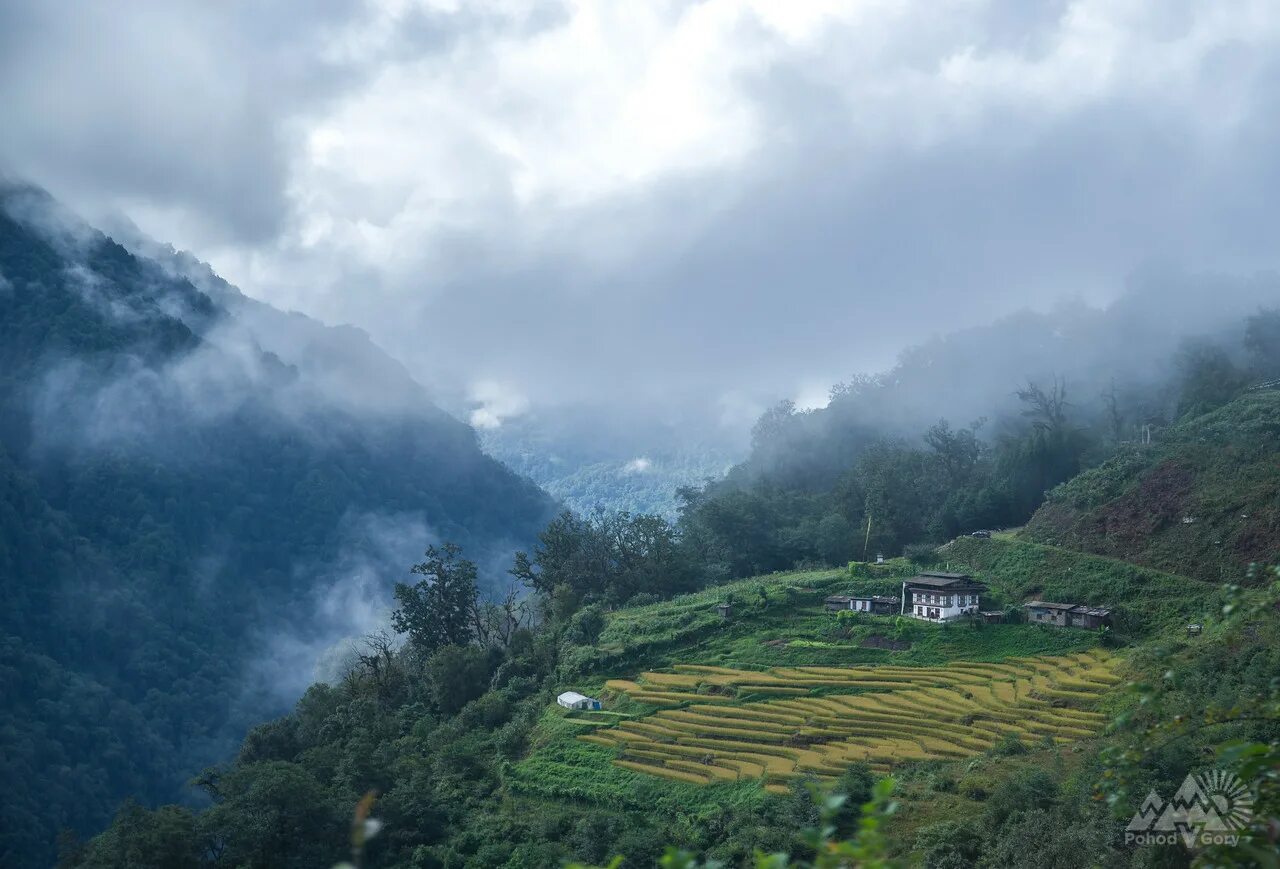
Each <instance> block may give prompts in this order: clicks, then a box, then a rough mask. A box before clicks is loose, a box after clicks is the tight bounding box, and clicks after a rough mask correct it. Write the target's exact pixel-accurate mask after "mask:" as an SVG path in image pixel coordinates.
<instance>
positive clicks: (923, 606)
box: [907, 589, 978, 622]
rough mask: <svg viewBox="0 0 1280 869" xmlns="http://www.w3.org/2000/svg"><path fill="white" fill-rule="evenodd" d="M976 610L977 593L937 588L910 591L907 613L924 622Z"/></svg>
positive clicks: (966, 613)
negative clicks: (909, 604) (909, 603)
mask: <svg viewBox="0 0 1280 869" xmlns="http://www.w3.org/2000/svg"><path fill="white" fill-rule="evenodd" d="M977 611H978V593H977V592H976V591H971V592H968V591H967V592H947V591H943V590H941V589H938V590H932V589H929V590H923V591H921V590H918V589H913V590H912V591H911V606H910V607H908V608H907V615H909V616H912V617H913V618H917V619H921V620H923V621H926V622H945V621H949V620H950V619H958V618H960V617H961V616H965V615H969V614H970V613H976V612H977Z"/></svg>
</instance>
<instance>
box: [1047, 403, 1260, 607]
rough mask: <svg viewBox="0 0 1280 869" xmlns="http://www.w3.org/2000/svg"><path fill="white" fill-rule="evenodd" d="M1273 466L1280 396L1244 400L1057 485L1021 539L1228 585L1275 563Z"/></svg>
mask: <svg viewBox="0 0 1280 869" xmlns="http://www.w3.org/2000/svg"><path fill="white" fill-rule="evenodd" d="M1277 467H1280V390H1274V389H1273V390H1265V391H1258V392H1253V393H1246V394H1245V395H1244V396H1242V397H1240V398H1237V399H1236V400H1235V401H1233V402H1231V403H1230V404H1228V405H1226V406H1225V407H1221V408H1219V409H1217V410H1215V411H1213V412H1211V413H1207V414H1204V415H1202V416H1197V417H1194V418H1192V419H1188V420H1185V421H1183V422H1182V423H1180V424H1178V425H1176V426H1174V427H1172V428H1170V429H1169V430H1167V431H1165V432H1162V433H1161V434H1160V436H1159V438H1158V439H1157V440H1156V441H1155V442H1154V443H1152V444H1150V445H1146V446H1144V445H1141V444H1132V445H1130V446H1128V447H1126V448H1125V449H1123V450H1122V451H1121V452H1120V453H1119V454H1118V455H1116V456H1115V457H1114V458H1112V459H1111V460H1109V461H1107V462H1106V463H1104V464H1103V465H1101V466H1100V467H1097V468H1094V469H1093V470H1090V471H1086V472H1085V473H1083V474H1081V475H1080V476H1078V477H1076V478H1075V479H1073V480H1071V481H1069V482H1067V483H1065V484H1063V485H1062V486H1059V487H1058V488H1057V489H1055V490H1053V491H1052V492H1050V494H1049V498H1048V500H1047V501H1046V502H1045V504H1044V505H1043V506H1041V507H1040V509H1039V510H1038V511H1036V514H1035V515H1034V516H1033V517H1032V519H1031V521H1030V522H1029V523H1028V524H1027V526H1026V528H1025V529H1024V531H1023V536H1025V537H1026V538H1028V539H1030V540H1034V541H1036V542H1039V543H1051V544H1054V545H1058V546H1066V547H1069V548H1071V549H1078V550H1081V551H1084V552H1091V553H1095V554H1098V555H1108V556H1111V557H1113V558H1121V559H1124V560H1126V561H1132V562H1135V563H1137V564H1143V565H1147V566H1150V567H1155V568H1159V569H1161V570H1167V571H1170V572H1173V573H1180V574H1182V575H1184V576H1193V577H1196V578H1198V579H1203V580H1206V581H1211V582H1237V581H1238V580H1239V577H1241V576H1243V575H1244V572H1245V569H1246V568H1247V567H1248V566H1249V565H1250V564H1251V563H1257V564H1261V565H1270V564H1275V563H1276V562H1277V561H1280V485H1278V484H1280V481H1277V477H1276V468H1277Z"/></svg>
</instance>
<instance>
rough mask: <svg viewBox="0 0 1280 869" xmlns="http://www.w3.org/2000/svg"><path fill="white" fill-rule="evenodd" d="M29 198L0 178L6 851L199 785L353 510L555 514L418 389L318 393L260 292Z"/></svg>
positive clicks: (447, 530)
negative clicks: (388, 397) (252, 322)
mask: <svg viewBox="0 0 1280 869" xmlns="http://www.w3.org/2000/svg"><path fill="white" fill-rule="evenodd" d="M46 200H47V197H43V196H42V195H41V194H38V193H36V192H33V191H29V190H17V191H15V190H14V189H11V188H9V187H7V186H4V185H0V272H2V273H3V274H4V276H5V280H6V282H7V286H6V289H5V290H4V291H3V294H2V295H3V298H2V299H0V592H2V593H3V599H4V606H2V607H0V696H3V702H2V703H0V734H2V735H0V780H2V781H3V782H4V787H3V788H0V812H2V814H3V817H4V818H5V821H4V822H3V823H0V863H4V865H5V866H6V867H9V866H13V867H18V869H26V867H43V866H48V865H50V864H51V862H52V861H53V859H54V854H53V848H54V842H55V838H56V837H57V835H58V831H59V830H60V829H62V828H64V827H65V828H70V829H72V830H74V831H76V832H77V833H79V834H81V835H86V836H87V835H89V834H91V833H92V832H94V831H97V830H100V829H101V828H102V827H103V825H105V824H106V823H107V822H108V821H109V820H110V819H111V817H112V815H113V814H114V813H115V812H116V810H117V808H118V807H119V805H120V802H121V801H122V800H123V799H124V798H125V797H127V796H130V795H132V796H133V797H135V798H136V799H137V800H138V801H139V803H141V804H144V805H159V804H161V803H164V802H167V801H173V800H177V799H188V800H189V799H192V798H193V794H192V792H191V790H190V788H188V787H187V786H186V782H187V780H188V779H189V778H190V777H191V776H192V775H194V774H195V773H196V772H198V771H199V770H200V769H201V768H202V767H204V766H207V765H208V764H210V763H214V762H216V761H220V760H223V759H225V758H227V757H228V756H229V755H230V754H231V753H232V752H233V751H234V747H235V745H236V744H237V743H238V742H239V741H240V739H241V737H242V736H243V735H244V733H245V731H247V730H248V729H249V727H250V726H251V725H252V724H254V723H256V722H258V721H261V720H262V719H264V718H269V717H272V716H276V715H278V714H280V713H282V712H284V711H285V710H286V709H287V705H288V700H287V699H286V698H284V697H282V696H281V695H280V693H279V691H277V683H278V682H280V681H281V680H282V678H283V679H285V680H288V679H289V678H291V677H293V676H294V675H295V674H293V673H286V672H283V671H284V670H286V669H287V668H288V666H289V665H288V663H287V662H283V661H280V660H276V657H277V655H276V652H277V650H276V649H275V648H274V647H273V642H272V640H273V638H275V637H280V638H282V639H284V640H286V641H287V640H289V639H293V638H296V639H297V640H298V641H299V642H301V643H302V644H303V645H310V644H312V643H314V642H317V641H318V640H319V639H320V637H318V636H315V635H313V631H314V630H315V627H314V622H315V613H314V611H313V610H314V608H315V606H316V601H317V599H319V598H321V597H323V596H324V595H325V594H326V593H327V591H328V586H329V585H330V584H331V583H334V582H336V581H337V579H338V578H339V577H341V576H344V575H345V573H346V571H348V570H350V568H351V562H352V561H353V560H354V559H356V558H357V557H361V558H366V559H372V560H373V561H374V562H375V563H376V561H377V559H378V558H379V557H380V556H381V553H380V552H368V553H366V552H365V550H366V549H370V550H372V549H378V548H380V544H378V545H374V544H373V543H370V544H369V545H368V546H367V547H366V545H365V543H364V539H363V538H365V536H366V534H367V531H368V528H367V527H366V525H369V524H370V523H369V522H368V521H367V520H368V519H369V517H376V521H374V522H373V523H372V524H373V526H374V530H377V531H382V530H383V529H384V528H390V527H391V526H392V525H393V524H394V525H401V526H411V527H422V526H429V527H431V528H433V529H436V530H438V531H439V532H440V533H441V534H444V535H446V536H448V537H450V538H452V539H455V540H458V541H459V542H460V543H463V544H466V545H467V546H469V547H473V551H477V552H487V551H488V550H489V549H491V548H492V547H495V546H501V545H511V544H510V543H508V541H526V540H532V538H533V536H534V535H535V533H536V531H537V529H538V528H539V527H541V526H542V525H543V523H545V522H546V521H547V520H548V519H549V518H550V516H551V510H552V505H551V503H550V501H549V499H548V498H547V497H546V496H545V494H543V493H541V492H540V491H538V490H537V489H536V488H535V487H534V486H533V485H532V484H530V483H528V482H527V481H524V480H521V479H520V478H518V477H516V476H515V475H514V474H513V473H511V472H510V471H508V470H507V469H505V468H504V467H502V466H501V465H500V464H498V463H497V462H495V461H493V460H491V459H489V458H487V457H486V456H484V455H483V454H482V453H481V452H480V451H479V449H478V448H477V447H476V443H475V437H474V434H473V433H472V432H471V430H470V429H469V428H467V427H466V426H464V425H462V424H461V423H458V422H457V421H456V420H453V419H451V418H450V417H448V416H446V415H445V414H443V413H442V412H441V411H439V410H438V409H436V408H434V407H433V406H432V405H431V404H430V402H429V400H428V399H427V397H426V395H425V394H424V393H423V392H422V390H421V389H420V388H419V387H417V386H416V385H413V384H412V383H410V384H409V386H410V387H411V388H412V389H413V390H414V395H415V396H416V399H415V402H414V405H413V409H412V410H406V411H404V412H400V411H386V412H383V411H378V412H376V413H366V412H364V411H363V410H361V409H359V408H357V407H353V406H349V405H347V404H345V403H342V402H339V401H332V400H330V399H329V398H328V397H327V396H326V395H325V394H322V391H321V390H319V389H318V388H317V387H316V384H315V383H314V382H313V381H312V380H311V372H310V370H307V369H305V367H295V366H293V365H292V364H291V363H289V362H286V361H283V360H281V359H280V358H278V357H276V356H273V355H272V354H270V353H267V352H263V351H260V350H258V349H257V346H258V345H257V343H255V341H254V340H249V339H250V337H251V336H250V335H249V329H250V327H249V326H248V325H246V322H247V321H244V320H242V319H241V316H242V314H243V313H244V311H245V310H246V306H250V305H253V304H255V303H251V302H249V301H248V300H246V299H244V298H243V297H240V296H239V295H238V293H236V292H235V290H234V289H232V288H230V287H226V286H225V285H222V286H223V289H224V291H225V295H220V296H219V297H218V300H217V301H214V300H213V299H212V298H211V297H210V296H208V295H205V294H204V293H203V292H202V291H201V290H198V289H197V288H196V287H195V286H194V285H193V284H192V283H191V282H190V281H188V280H187V279H186V278H183V277H179V276H177V275H176V274H175V273H174V271H173V270H172V269H171V268H169V267H168V264H162V263H158V262H156V261H153V260H150V259H147V258H144V257H140V256H135V255H133V254H131V253H129V252H128V251H126V250H125V249H124V248H123V247H121V246H120V245H118V244H116V243H114V242H113V241H111V240H110V239H108V238H106V237H104V236H102V235H100V234H98V233H96V232H94V231H92V230H90V229H89V228H88V227H83V226H71V227H70V229H69V231H68V232H67V233H65V237H62V236H60V235H58V234H57V233H51V232H50V231H49V230H48V228H47V227H45V228H41V227H40V226H39V225H38V223H39V222H38V221H30V220H27V219H26V218H18V217H15V214H20V213H21V214H30V213H31V212H32V211H36V212H39V211H41V210H47V209H49V208H51V207H52V205H51V203H48V202H47V201H46ZM15 202H18V204H20V205H21V206H22V207H21V208H15V207H14V204H15ZM61 221H62V218H60V217H56V216H55V217H54V218H52V219H51V221H49V222H50V223H51V224H52V223H53V222H61ZM261 307H262V308H263V309H264V310H267V309H265V306H261ZM281 316H282V317H283V315H281ZM284 319H289V318H284ZM302 319H303V318H300V317H296V318H294V321H301V320H302ZM310 325H311V326H312V327H313V328H314V330H315V331H316V332H317V334H319V335H320V337H322V338H323V339H324V340H328V341H330V342H332V343H335V344H341V345H342V346H347V345H348V344H350V343H351V342H350V341H347V340H346V338H347V337H349V336H344V340H343V341H342V342H336V341H334V340H333V336H332V334H331V332H330V330H327V329H326V328H325V327H321V326H319V324H314V323H312V324H310ZM273 337H276V336H274V335H271V334H266V335H264V336H263V341H264V342H265V341H266V340H267V339H270V338H273ZM239 338H244V339H245V340H244V341H243V342H242V343H236V342H237V339H239ZM228 342H229V343H228ZM229 345H233V346H234V347H235V348H236V349H234V350H232V349H230V347H229ZM326 352H327V351H326ZM370 355H372V356H376V357H378V358H380V359H382V360H383V362H384V363H385V364H386V366H387V367H388V368H389V369H391V370H395V366H394V364H393V363H391V362H390V360H389V359H386V357H382V356H379V354H378V352H377V351H376V348H370ZM326 361H327V362H328V363H329V364H330V365H332V366H336V367H339V368H340V367H342V366H343V365H345V364H346V361H347V358H346V357H341V356H339V357H338V358H332V359H326ZM348 373H350V372H348ZM385 386H386V384H385V383H378V390H373V391H374V392H377V393H378V394H381V391H382V389H383V387H385ZM205 387H207V388H205ZM382 536H385V535H382ZM404 543H406V544H408V545H416V542H415V541H410V540H405V541H404ZM307 671H309V668H306V669H305V670H304V674H303V675H304V677H305V675H307V674H308V673H307ZM286 690H287V689H286Z"/></svg>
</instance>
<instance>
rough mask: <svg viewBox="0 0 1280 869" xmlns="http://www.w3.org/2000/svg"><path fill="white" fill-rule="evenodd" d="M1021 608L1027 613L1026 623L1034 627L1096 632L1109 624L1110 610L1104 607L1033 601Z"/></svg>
mask: <svg viewBox="0 0 1280 869" xmlns="http://www.w3.org/2000/svg"><path fill="white" fill-rule="evenodd" d="M1023 608H1024V609H1026V611H1027V621H1028V622H1030V623H1031V624H1034V625H1053V626H1055V627H1059V628H1087V629H1090V630H1096V629H1097V628H1100V627H1102V626H1104V625H1109V624H1111V610H1109V609H1106V608H1104V607H1094V606H1088V605H1086V604H1079V603H1053V602H1051V601H1045V600H1033V601H1031V602H1030V603H1026V604H1023Z"/></svg>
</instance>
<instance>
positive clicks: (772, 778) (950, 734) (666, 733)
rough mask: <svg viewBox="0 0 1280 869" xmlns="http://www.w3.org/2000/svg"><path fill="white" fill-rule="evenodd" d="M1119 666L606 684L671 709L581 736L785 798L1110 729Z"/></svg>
mask: <svg viewBox="0 0 1280 869" xmlns="http://www.w3.org/2000/svg"><path fill="white" fill-rule="evenodd" d="M1115 664H1116V661H1115V659H1114V658H1112V657H1111V656H1110V655H1109V654H1108V653H1107V652H1105V651H1103V650H1100V649H1098V650H1092V651H1089V652H1082V653H1079V654H1075V655H1067V656H1062V657H1036V658H1011V659H1008V660H1005V661H1003V662H1001V663H999V664H980V663H969V662H963V661H956V662H952V663H950V664H947V665H946V666H941V667H895V666H867V667H776V668H773V669H771V670H768V671H765V672H753V671H747V670H734V669H729V668H725V667H709V666H695V665H688V666H676V667H675V668H673V669H674V671H675V672H671V673H644V674H643V675H641V676H640V677H638V679H637V680H636V681H634V682H632V681H626V680H612V681H610V682H608V683H607V685H606V687H607V688H608V689H609V690H610V691H611V692H614V693H616V694H626V695H627V696H629V697H631V698H632V699H633V700H637V701H640V702H643V703H648V704H652V705H654V706H659V707H662V708H660V709H659V710H658V711H657V712H655V713H653V714H652V715H648V716H646V717H643V718H639V719H635V720H627V721H622V722H620V723H618V724H617V725H616V726H613V727H607V728H600V729H597V730H595V731H594V732H592V733H588V734H584V735H582V736H579V737H578V738H579V739H582V740H585V741H587V742H592V743H595V744H598V745H604V746H608V747H611V748H614V749H615V750H617V751H618V752H619V756H618V758H617V759H616V760H615V761H614V763H616V764H617V765H619V766H621V767H624V768H626V769H630V770H635V771H638V772H645V773H650V774H652V775H656V776H664V777H666V778H670V779H674V780H678V781H684V782H695V783H698V784H708V783H710V782H713V781H720V780H739V779H745V778H763V779H764V780H765V783H766V786H767V787H769V788H770V789H771V790H785V787H786V785H785V782H786V780H787V779H789V778H792V777H794V776H797V775H812V776H816V777H819V778H826V777H832V776H837V775H839V774H840V773H841V772H843V771H844V770H845V769H846V768H847V767H848V765H849V764H850V763H852V762H855V761H865V762H867V763H868V764H870V765H871V767H872V768H873V769H875V770H877V771H880V772H887V771H888V770H889V769H891V768H892V767H893V766H894V765H895V764H898V763H902V762H903V761H914V760H925V759H950V758H961V757H967V756H970V755H973V754H977V753H979V752H982V751H984V750H986V749H988V748H990V747H991V746H992V745H994V744H995V743H996V742H997V741H999V740H1001V739H1003V738H1004V737H1006V736H1008V735H1014V736H1016V737H1018V738H1019V739H1022V740H1024V741H1028V742H1029V741H1039V740H1043V739H1044V738H1046V737H1048V738H1050V739H1052V740H1054V741H1057V742H1071V741H1075V740H1078V739H1085V738H1088V737H1090V736H1093V735H1095V734H1097V733H1098V732H1099V731H1100V730H1101V729H1102V726H1103V722H1104V718H1103V716H1102V715H1101V714H1099V713H1098V712H1096V711H1093V710H1092V709H1091V708H1090V707H1092V706H1093V705H1094V703H1095V701H1096V700H1097V698H1098V697H1099V695H1101V694H1102V693H1103V692H1104V691H1106V690H1107V689H1108V688H1110V687H1111V686H1113V685H1115V684H1116V683H1118V682H1119V681H1120V679H1119V677H1117V676H1116V675H1115V674H1114V672H1113V670H1114V668H1115ZM815 688H826V689H829V690H828V693H826V694H823V695H815V694H814V693H813V691H812V689H815ZM840 691H844V692H846V693H839V692H840ZM853 692H856V693H853ZM744 701H755V702H744Z"/></svg>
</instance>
